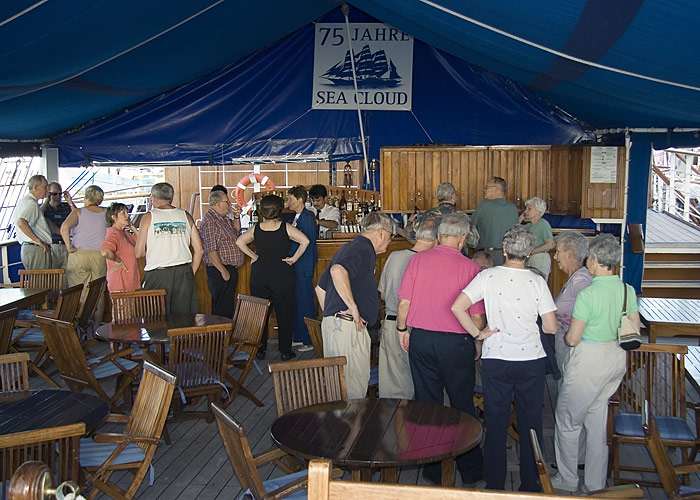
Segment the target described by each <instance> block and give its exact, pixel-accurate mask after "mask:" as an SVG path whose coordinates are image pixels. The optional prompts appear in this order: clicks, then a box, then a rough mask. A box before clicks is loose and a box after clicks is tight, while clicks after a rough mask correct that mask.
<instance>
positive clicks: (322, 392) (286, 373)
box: [268, 356, 348, 417]
mask: <svg viewBox="0 0 700 500" xmlns="http://www.w3.org/2000/svg"><path fill="white" fill-rule="evenodd" d="M346 364H347V359H345V356H336V357H333V358H321V359H309V360H303V361H286V362H284V363H270V365H269V366H268V368H269V370H270V373H272V381H273V383H274V385H275V401H276V403H277V416H278V417H279V416H282V415H284V414H285V413H289V412H290V411H292V410H296V409H297V408H302V407H304V406H311V405H315V404H319V403H331V402H333V401H345V400H347V399H348V390H347V387H346V385H345V369H344V368H343V367H344V366H345V365H346Z"/></svg>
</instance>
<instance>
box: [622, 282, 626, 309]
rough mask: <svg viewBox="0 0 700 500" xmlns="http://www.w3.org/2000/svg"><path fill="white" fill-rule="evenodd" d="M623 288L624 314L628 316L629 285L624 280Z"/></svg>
mask: <svg viewBox="0 0 700 500" xmlns="http://www.w3.org/2000/svg"><path fill="white" fill-rule="evenodd" d="M622 289H623V290H624V292H623V298H622V315H623V316H627V285H626V284H625V282H624V281H623V282H622Z"/></svg>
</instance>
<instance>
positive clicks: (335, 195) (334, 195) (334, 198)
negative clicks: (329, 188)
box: [333, 191, 340, 210]
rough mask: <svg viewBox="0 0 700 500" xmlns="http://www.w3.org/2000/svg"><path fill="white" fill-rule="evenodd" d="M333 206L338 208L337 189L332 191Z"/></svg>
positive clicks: (338, 197)
mask: <svg viewBox="0 0 700 500" xmlns="http://www.w3.org/2000/svg"><path fill="white" fill-rule="evenodd" d="M333 206H334V207H335V208H337V209H338V210H340V196H338V191H334V192H333Z"/></svg>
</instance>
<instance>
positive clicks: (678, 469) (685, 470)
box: [673, 462, 700, 476]
mask: <svg viewBox="0 0 700 500" xmlns="http://www.w3.org/2000/svg"><path fill="white" fill-rule="evenodd" d="M673 472H675V473H676V474H677V475H679V476H681V475H685V474H694V473H695V472H700V462H693V463H692V464H682V465H676V466H675V467H674V468H673Z"/></svg>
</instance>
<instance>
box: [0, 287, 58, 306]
mask: <svg viewBox="0 0 700 500" xmlns="http://www.w3.org/2000/svg"><path fill="white" fill-rule="evenodd" d="M50 291H51V290H50V289H48V288H0V311H7V310H8V309H12V308H13V307H16V308H18V309H26V308H27V307H29V306H32V305H40V304H43V303H44V302H46V295H47V294H48V293H49V292H50Z"/></svg>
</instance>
